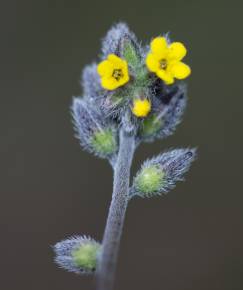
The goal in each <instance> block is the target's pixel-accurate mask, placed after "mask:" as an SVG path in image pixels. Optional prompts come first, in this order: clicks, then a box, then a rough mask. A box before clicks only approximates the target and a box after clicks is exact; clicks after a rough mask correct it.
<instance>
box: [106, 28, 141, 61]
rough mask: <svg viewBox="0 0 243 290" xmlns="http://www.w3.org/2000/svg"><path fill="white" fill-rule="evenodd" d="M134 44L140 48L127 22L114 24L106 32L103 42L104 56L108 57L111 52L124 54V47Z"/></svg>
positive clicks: (119, 54)
mask: <svg viewBox="0 0 243 290" xmlns="http://www.w3.org/2000/svg"><path fill="white" fill-rule="evenodd" d="M129 43H130V44H132V45H133V47H136V48H137V49H138V47H139V46H138V43H137V38H136V36H135V34H134V33H133V32H131V31H130V30H129V28H128V26H127V25H126V24H125V23H118V24H116V25H114V26H113V27H112V28H111V29H110V30H109V31H108V33H107V34H106V36H105V38H104V39H103V43H102V53H103V57H104V58H106V57H107V56H108V55H109V54H116V55H118V56H120V57H121V56H123V49H124V48H125V45H126V44H129Z"/></svg>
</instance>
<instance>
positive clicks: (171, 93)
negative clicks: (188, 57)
mask: <svg viewBox="0 0 243 290" xmlns="http://www.w3.org/2000/svg"><path fill="white" fill-rule="evenodd" d="M158 82H159V85H158V84H154V85H153V87H152V90H153V94H154V98H152V100H153V104H152V106H153V112H152V113H151V114H150V115H149V116H148V117H147V118H145V119H144V120H143V122H141V125H140V129H139V132H138V138H140V139H141V140H142V141H145V142H152V141H154V139H156V138H160V139H163V138H165V137H167V136H169V135H171V134H173V132H174V131H175V129H176V126H177V125H178V124H179V123H180V122H181V119H182V115H183V113H184V111H185V108H186V101H187V96H186V88H185V86H182V85H180V86H173V87H166V86H164V85H163V84H162V82H161V81H158Z"/></svg>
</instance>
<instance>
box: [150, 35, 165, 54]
mask: <svg viewBox="0 0 243 290" xmlns="http://www.w3.org/2000/svg"><path fill="white" fill-rule="evenodd" d="M150 47H151V50H152V52H153V53H154V54H155V55H156V56H158V57H163V56H164V55H165V53H166V51H167V41H166V38H165V37H156V38H154V39H153V40H152V42H151V44H150Z"/></svg>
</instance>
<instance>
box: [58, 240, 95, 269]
mask: <svg viewBox="0 0 243 290" xmlns="http://www.w3.org/2000/svg"><path fill="white" fill-rule="evenodd" d="M100 250H101V245H100V244H99V243H97V242H96V241H95V240H93V239H91V238H90V237H86V236H77V237H71V238H69V239H66V240H63V241H61V242H59V243H57V244H56V245H55V246H54V251H55V254H56V257H55V262H56V263H57V264H58V265H59V266H60V267H61V268H63V269H66V270H68V271H69V272H74V273H77V274H91V273H93V272H94V271H95V269H96V264H97V258H98V255H99V253H100Z"/></svg>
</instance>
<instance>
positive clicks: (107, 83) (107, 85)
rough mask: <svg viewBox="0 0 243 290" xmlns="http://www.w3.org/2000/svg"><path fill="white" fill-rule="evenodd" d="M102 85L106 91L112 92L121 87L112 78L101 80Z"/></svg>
mask: <svg viewBox="0 0 243 290" xmlns="http://www.w3.org/2000/svg"><path fill="white" fill-rule="evenodd" d="M101 85H102V87H103V88H104V89H106V90H110V91H112V90H115V89H116V88H117V87H119V84H118V82H117V81H116V80H115V79H114V78H112V77H110V78H106V77H103V78H102V79H101Z"/></svg>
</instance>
